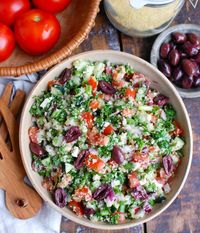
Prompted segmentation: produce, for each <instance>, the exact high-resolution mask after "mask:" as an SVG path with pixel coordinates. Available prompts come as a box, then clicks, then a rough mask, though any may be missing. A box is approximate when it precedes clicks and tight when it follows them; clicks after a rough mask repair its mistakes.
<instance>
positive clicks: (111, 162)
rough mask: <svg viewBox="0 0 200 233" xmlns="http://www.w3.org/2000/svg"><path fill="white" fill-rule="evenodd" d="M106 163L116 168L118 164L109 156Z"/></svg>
mask: <svg viewBox="0 0 200 233" xmlns="http://www.w3.org/2000/svg"><path fill="white" fill-rule="evenodd" d="M107 164H108V165H109V166H110V167H111V168H116V167H118V164H117V163H116V162H115V161H114V160H113V159H112V158H111V159H109V160H108V162H107Z"/></svg>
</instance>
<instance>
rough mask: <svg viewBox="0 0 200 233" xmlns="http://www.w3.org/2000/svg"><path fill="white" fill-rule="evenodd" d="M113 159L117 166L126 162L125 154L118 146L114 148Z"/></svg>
mask: <svg viewBox="0 0 200 233" xmlns="http://www.w3.org/2000/svg"><path fill="white" fill-rule="evenodd" d="M112 159H113V160H114V161H115V162H116V163H117V164H122V163H123V162H124V159H125V158H124V153H123V152H122V150H121V149H120V148H119V147H118V146H116V145H115V146H113V149H112Z"/></svg>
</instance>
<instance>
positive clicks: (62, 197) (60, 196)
mask: <svg viewBox="0 0 200 233" xmlns="http://www.w3.org/2000/svg"><path fill="white" fill-rule="evenodd" d="M66 198H67V194H66V192H65V191H64V189H61V188H58V189H56V191H55V192H54V201H55V203H56V205H57V206H59V207H60V208H64V207H65V206H66Z"/></svg>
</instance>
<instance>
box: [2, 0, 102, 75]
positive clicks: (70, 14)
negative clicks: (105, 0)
mask: <svg viewBox="0 0 200 233" xmlns="http://www.w3.org/2000/svg"><path fill="white" fill-rule="evenodd" d="M100 1H101V0H73V1H72V3H71V4H70V6H69V7H68V8H67V9H65V10H64V11H63V12H61V13H59V14H58V15H57V18H58V19H59V21H60V23H61V28H62V32H61V37H60V39H59V41H58V42H57V44H56V46H55V47H54V48H53V49H52V50H50V51H49V52H48V53H47V54H45V55H43V56H30V55H28V54H26V53H24V52H23V51H22V50H21V49H20V48H19V47H16V49H15V51H14V52H13V54H12V55H11V57H10V58H9V59H7V60H6V61H5V62H2V63H0V76H20V75H22V74H31V73H34V72H38V71H41V70H44V69H48V68H50V67H52V66H53V65H55V64H57V63H59V62H60V61H62V60H63V59H64V58H66V57H67V56H69V55H70V54H71V53H72V51H73V50H74V49H75V48H77V47H78V46H79V45H80V44H81V42H83V41H84V40H85V39H86V38H87V36H88V34H89V32H90V30H91V29H92V27H93V26H94V22H95V18H96V15H97V13H98V11H99V4H100Z"/></svg>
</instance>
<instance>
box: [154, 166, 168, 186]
mask: <svg viewBox="0 0 200 233" xmlns="http://www.w3.org/2000/svg"><path fill="white" fill-rule="evenodd" d="M168 179H169V176H167V175H166V173H165V171H164V169H163V168H161V169H160V170H159V171H158V173H157V177H156V180H157V181H158V182H159V183H160V184H163V185H164V184H165V183H166V182H167V180H168Z"/></svg>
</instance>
